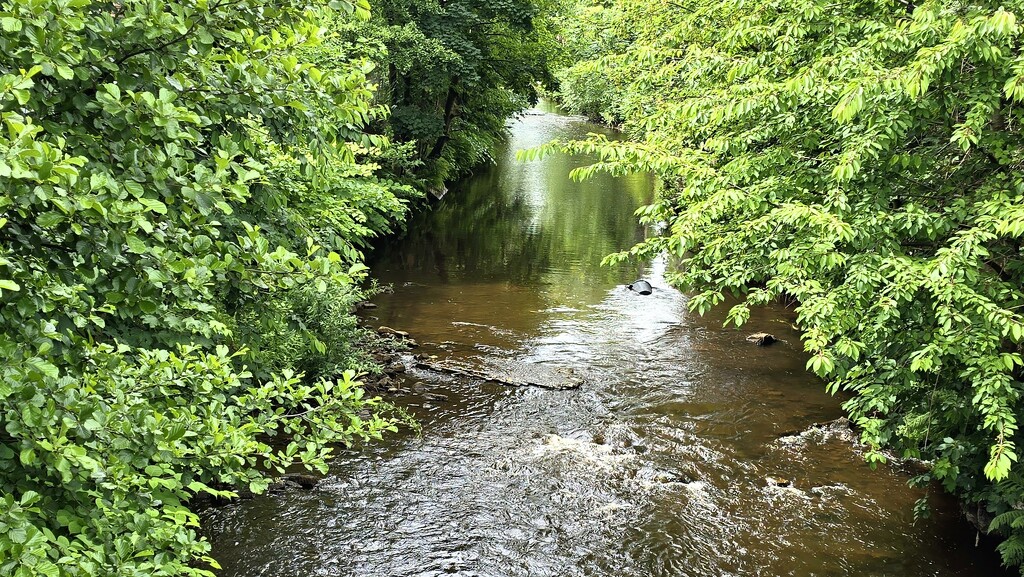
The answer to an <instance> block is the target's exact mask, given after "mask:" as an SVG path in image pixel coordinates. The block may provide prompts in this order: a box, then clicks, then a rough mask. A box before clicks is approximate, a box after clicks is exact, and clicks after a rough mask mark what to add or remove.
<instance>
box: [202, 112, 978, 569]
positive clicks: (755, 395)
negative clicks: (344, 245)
mask: <svg viewBox="0 0 1024 577" xmlns="http://www.w3.org/2000/svg"><path fill="white" fill-rule="evenodd" d="M591 131H599V132H602V131H603V129H601V128H600V127H597V126H595V125H592V124H588V123H586V122H584V121H582V120H580V119H577V118H570V117H564V116H559V115H557V114H554V113H552V112H551V111H546V112H544V113H541V112H540V111H534V112H532V113H531V114H530V115H528V116H526V117H525V118H523V119H522V120H521V121H519V122H517V123H516V124H515V125H514V127H513V129H512V138H511V142H510V143H509V145H508V148H507V149H506V150H505V151H503V152H502V154H500V155H499V156H498V158H497V164H496V166H494V167H492V168H491V169H488V170H485V171H482V172H481V173H480V174H479V175H478V176H476V177H475V178H473V179H470V180H469V181H468V182H466V183H465V184H464V185H462V186H460V187H457V188H456V189H455V190H453V191H452V192H451V193H449V195H448V196H447V197H446V198H445V199H444V201H443V202H442V203H440V205H439V206H437V208H436V209H435V210H433V211H431V212H428V213H426V214H422V215H420V217H419V218H418V219H417V221H416V222H414V223H413V224H412V226H411V230H412V232H411V233H410V234H409V236H408V237H407V238H405V239H402V240H400V241H396V242H394V243H393V244H391V245H390V246H388V247H385V248H384V249H383V250H382V253H381V254H380V255H379V258H378V259H377V260H378V262H377V264H376V265H375V267H374V272H375V273H376V275H377V276H378V278H380V279H381V280H382V281H383V282H386V283H393V285H394V287H395V291H394V294H390V295H382V296H381V297H380V298H379V299H377V303H378V304H379V305H380V308H379V309H377V310H374V311H372V313H373V315H374V316H375V317H377V318H376V319H373V321H374V322H378V323H379V324H384V325H388V326H391V327H394V328H398V329H403V330H407V331H409V332H410V333H412V336H413V337H414V338H416V339H417V340H419V341H420V342H421V343H425V344H424V346H423V347H422V349H421V350H422V351H424V352H429V353H433V354H437V355H438V356H440V357H441V358H452V359H456V360H459V361H460V362H463V363H465V364H472V365H476V366H480V367H487V366H492V367H502V366H516V367H520V368H522V367H527V368H529V367H531V366H537V367H545V368H552V367H554V368H558V367H571V368H573V369H574V370H575V371H576V372H577V373H578V374H580V375H583V376H585V377H586V379H587V383H586V384H585V385H584V386H583V387H582V388H581V389H579V390H574V391H551V390H544V389H513V388H502V387H498V386H496V385H490V384H481V383H478V382H466V381H458V380H451V379H445V378H443V377H441V376H439V375H431V374H426V373H422V374H416V375H412V377H413V378H414V380H419V381H422V382H423V383H424V385H426V387H427V388H429V389H430V392H433V393H439V392H440V393H443V394H445V395H448V399H447V400H445V401H441V402H438V401H437V400H433V401H431V400H427V398H425V397H424V396H423V395H419V394H411V395H408V396H405V397H402V398H400V400H399V402H400V404H402V405H404V406H407V407H408V408H409V410H410V411H411V412H413V413H414V414H416V415H417V416H418V417H419V418H420V419H421V421H422V423H423V430H422V434H421V435H419V436H416V435H413V434H411V433H405V434H402V435H397V436H395V437H393V438H391V439H390V440H388V441H387V442H385V443H380V444H377V445H374V446H371V447H368V448H366V449H364V450H362V451H359V452H352V453H350V454H346V455H343V456H342V458H340V459H339V460H338V461H337V463H336V464H335V465H334V466H333V468H332V472H331V475H330V477H329V478H328V479H327V480H325V481H324V482H323V483H321V484H320V485H319V486H318V487H317V488H315V489H313V490H312V491H309V492H295V493H289V494H286V495H283V496H275V497H267V498H259V499H253V500H249V501H244V502H241V503H238V504H235V505H232V506H229V507H224V508H220V509H215V510H211V511H209V512H207V513H206V515H205V519H204V522H205V524H206V526H207V527H208V528H209V530H210V532H211V538H212V541H213V545H214V555H215V557H216V558H217V559H218V560H220V562H221V563H222V564H223V566H224V571H222V572H221V574H222V575H231V576H255V575H268V576H270V575H272V576H296V577H298V576H310V575H330V576H350V575H351V576H382V577H383V576H413V575H416V576H433V575H463V576H537V577H540V576H549V575H550V576H556V575H557V576H583V575H608V576H612V575H614V576H695V577H696V576H725V575H737V576H738V575H765V576H770V575H796V576H811V575H817V576H838V575H872V576H922V575H935V576H943V577H946V576H954V575H960V576H981V575H995V574H997V573H998V563H997V560H996V558H995V555H994V553H993V552H992V551H991V549H986V548H984V547H982V548H980V549H979V548H975V547H974V538H975V534H974V533H973V532H972V530H971V529H970V527H969V526H968V525H967V524H966V523H965V522H964V521H962V520H961V519H960V518H959V515H958V514H957V513H956V509H955V507H954V506H953V504H952V503H950V502H949V501H947V500H945V499H942V498H937V497H933V498H932V501H933V504H934V506H935V508H936V515H935V516H934V517H933V518H932V519H929V520H926V521H919V522H918V523H916V524H915V523H914V522H913V519H912V515H911V507H912V505H913V503H914V501H915V500H916V499H918V498H919V497H921V496H922V495H923V493H922V492H920V491H917V490H911V489H909V488H907V486H906V480H907V475H906V474H905V473H902V472H899V471H896V470H893V469H888V468H882V469H879V470H875V471H872V470H870V469H869V468H868V467H867V466H866V465H865V464H864V463H863V462H862V460H861V457H860V455H859V454H858V453H857V452H856V450H855V448H854V447H853V446H852V443H851V442H850V440H849V439H848V438H844V437H843V435H841V434H815V435H805V436H801V437H788V438H786V439H784V440H783V441H780V440H779V437H780V436H783V435H785V434H787V433H789V432H792V431H799V430H803V429H805V428H806V427H808V426H809V425H811V424H813V423H816V422H822V421H827V420H830V419H834V418H836V417H838V416H840V415H841V411H840V409H839V401H838V400H836V399H834V398H832V397H829V396H827V395H826V394H824V392H823V386H822V384H821V383H820V382H818V381H817V380H816V379H814V378H812V377H811V376H809V375H808V374H807V373H806V372H805V371H804V370H803V365H804V361H805V357H804V355H803V354H802V353H801V352H800V350H799V346H798V339H797V335H796V334H795V333H793V332H792V331H791V329H790V328H789V324H788V320H787V319H789V318H790V316H791V315H790V312H789V311H786V310H784V309H781V308H780V309H768V310H762V311H760V312H758V313H755V315H754V316H753V317H752V318H751V320H750V323H749V324H748V326H747V327H745V329H744V331H743V332H740V331H736V330H732V329H723V328H722V319H721V318H720V317H717V318H716V317H706V318H699V317H697V316H695V315H693V314H690V313H688V312H687V310H686V296H685V295H682V294H680V293H678V292H676V291H674V290H671V289H668V288H666V287H665V284H664V281H663V280H662V278H661V274H662V271H663V269H664V266H665V265H664V263H662V262H654V263H652V264H650V265H649V266H643V267H638V266H636V265H632V266H621V267H600V266H599V263H600V260H601V258H602V257H603V256H604V255H606V254H608V253H610V252H614V251H615V250H618V249H621V248H624V247H628V246H630V245H631V244H632V243H633V242H635V241H636V240H638V239H640V238H642V235H643V231H642V230H641V229H640V228H639V227H638V226H637V225H636V221H635V217H634V216H633V215H632V213H633V211H634V210H635V209H636V208H637V207H638V206H639V205H641V204H643V203H644V202H646V201H648V200H650V198H651V194H652V192H651V190H652V184H651V182H649V181H648V180H647V179H645V178H642V177H633V178H626V179H611V178H597V179H595V180H591V181H588V182H586V183H573V182H570V181H569V180H568V179H567V177H566V175H567V173H568V171H569V170H570V169H571V168H572V167H574V166H578V165H580V164H582V163H583V162H584V160H585V159H581V158H567V157H555V158H550V159H547V160H545V161H543V162H536V163H527V164H521V163H517V162H516V161H515V159H514V153H515V150H516V149H519V148H527V147H532V146H535V145H538V144H542V143H544V142H546V141H548V140H550V139H552V138H562V139H566V138H573V137H582V136H584V135H585V134H586V133H587V132H591ZM640 276H643V277H645V278H648V279H650V280H651V282H652V284H654V285H655V286H656V287H657V288H656V290H655V291H654V294H652V295H651V296H638V295H635V294H633V293H630V292H629V291H627V290H626V289H625V288H624V287H623V285H624V284H625V283H628V282H631V281H632V280H634V279H636V278H638V277H640ZM754 331H768V332H772V333H774V334H775V335H776V336H778V337H779V338H782V339H784V340H785V341H786V342H783V343H780V344H777V345H775V346H773V347H769V348H759V347H755V346H753V345H751V344H749V343H747V342H745V341H744V336H745V335H746V334H747V333H748V332H754ZM426 343H430V344H426ZM419 388H420V389H423V385H420V387H419ZM768 477H771V478H785V479H787V480H790V481H791V482H792V486H791V487H785V488H784V487H776V486H770V485H771V483H769V481H768V480H767V478H768Z"/></svg>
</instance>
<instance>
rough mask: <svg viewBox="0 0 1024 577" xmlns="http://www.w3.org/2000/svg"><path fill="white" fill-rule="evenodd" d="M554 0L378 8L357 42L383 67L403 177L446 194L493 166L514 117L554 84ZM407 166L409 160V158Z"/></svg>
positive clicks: (453, 0) (352, 33)
mask: <svg viewBox="0 0 1024 577" xmlns="http://www.w3.org/2000/svg"><path fill="white" fill-rule="evenodd" d="M557 8H558V4H556V3H555V1H554V0H501V1H494V0H447V1H444V0H440V1H439V0H377V1H375V2H374V4H373V17H372V18H371V20H370V21H369V22H366V23H358V24H352V25H350V26H349V27H347V31H348V32H347V37H348V38H349V39H350V41H351V42H352V43H353V44H354V45H357V46H360V47H362V49H363V50H365V51H366V52H367V54H368V55H372V56H373V57H374V58H375V59H377V60H379V61H381V66H380V68H379V73H378V74H377V76H376V78H377V80H378V82H379V84H380V88H379V91H378V95H379V98H380V100H381V102H382V103H385V104H387V105H389V107H390V108H391V110H392V114H391V116H390V117H389V118H388V120H387V130H388V132H389V133H390V135H391V136H392V137H393V139H394V140H395V141H396V142H398V143H403V144H405V145H406V146H407V147H408V149H409V151H410V153H411V158H409V159H404V161H403V162H397V163H395V164H393V165H392V169H393V170H395V172H396V173H398V174H401V175H409V176H415V177H417V178H421V179H424V180H425V181H426V184H427V186H428V187H431V188H440V187H441V186H442V185H443V183H444V182H445V181H446V180H450V179H453V178H456V177H459V176H462V175H463V174H464V173H466V172H467V171H469V170H470V169H472V168H474V167H476V166H477V165H479V164H480V163H481V162H485V161H487V160H489V157H490V154H491V151H492V149H493V147H494V146H495V144H496V143H497V142H499V141H500V139H501V138H502V136H503V135H504V133H505V123H506V121H507V119H508V118H509V116H511V115H513V114H514V113H517V112H519V111H521V110H522V109H523V108H525V107H526V106H527V105H528V104H529V103H530V102H531V101H534V100H535V99H536V94H535V92H536V84H537V82H539V81H547V82H550V80H551V79H550V77H549V74H548V72H547V70H548V66H547V61H548V60H549V58H551V57H552V53H553V51H554V50H555V49H556V48H557V46H556V45H555V42H554V36H553V34H554V33H553V29H552V28H551V26H550V23H549V20H548V19H547V18H545V16H546V15H549V14H550V13H552V12H553V11H554V10H556V9H557ZM400 160H401V159H400Z"/></svg>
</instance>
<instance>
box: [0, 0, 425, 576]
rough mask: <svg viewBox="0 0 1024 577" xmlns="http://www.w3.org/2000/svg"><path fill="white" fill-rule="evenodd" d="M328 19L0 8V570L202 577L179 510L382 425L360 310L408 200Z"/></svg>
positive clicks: (284, 13) (200, 547) (202, 8)
mask: <svg viewBox="0 0 1024 577" xmlns="http://www.w3.org/2000/svg"><path fill="white" fill-rule="evenodd" d="M330 4H331V7H330V8H329V7H327V6H326V5H324V6H315V5H311V3H308V2H290V1H284V2H269V1H267V0H232V1H230V2H227V1H225V0H195V1H189V0H185V1H175V2H163V1H155V2H154V1H140V0H122V1H119V2H99V1H89V0H63V1H36V0H5V1H3V2H0V48H2V54H3V56H2V57H0V124H2V132H0V186H2V192H0V357H2V359H3V362H2V365H0V573H2V574H4V575H17V576H19V577H21V576H29V575H47V576H53V575H129V574H131V575H137V574H147V575H148V574H152V575H163V574H167V575H171V574H202V573H204V572H205V569H203V567H204V564H202V563H197V561H199V560H200V559H201V558H203V556H204V555H205V554H206V553H207V550H208V546H207V545H206V543H205V542H203V541H202V540H201V539H200V538H199V537H197V535H196V533H195V525H196V517H195V515H194V514H193V513H192V512H191V511H190V510H189V509H188V507H187V502H188V500H189V499H191V498H193V497H194V496H195V495H197V494H200V493H210V494H214V495H222V494H223V489H224V488H228V487H232V486H236V485H239V484H242V485H248V486H249V487H250V488H252V489H254V490H260V489H262V488H264V487H265V486H266V482H267V481H266V479H265V476H264V474H265V473H266V472H272V471H275V470H281V469H282V468H283V467H285V466H286V465H288V464H289V463H292V462H301V463H304V464H306V465H307V466H309V467H315V468H319V469H321V470H323V469H324V468H325V467H326V464H325V463H326V459H327V457H328V456H329V453H330V449H329V447H330V445H331V444H336V443H347V442H351V441H353V440H354V439H357V438H368V437H373V436H379V435H380V434H381V432H382V431H383V430H385V429H388V428H391V427H392V424H391V423H390V422H389V421H387V420H384V419H381V418H379V417H375V416H370V417H367V416H366V412H365V411H364V409H367V408H371V409H372V408H373V407H374V406H375V401H373V400H370V399H366V398H364V397H363V396H362V392H361V390H360V389H359V388H358V384H357V383H355V382H354V381H353V373H352V372H345V371H344V369H345V368H346V367H347V366H351V365H352V363H353V362H356V359H355V358H354V357H355V356H356V355H355V353H354V352H353V349H352V347H351V346H350V345H349V343H348V339H350V338H351V337H352V335H353V334H354V331H355V328H354V326H353V325H352V323H351V322H350V317H349V316H348V312H347V309H348V307H347V305H348V304H350V303H351V302H352V301H353V300H354V299H356V298H358V290H357V289H356V287H355V283H356V282H357V281H358V280H360V279H361V278H363V276H364V275H365V272H364V271H365V267H364V266H363V265H362V263H361V254H360V248H361V247H362V246H363V245H364V244H365V242H366V239H368V238H369V237H371V236H373V235H375V234H379V233H382V232H386V231H388V230H390V229H391V227H393V226H394V224H395V223H396V222H398V221H400V220H401V219H402V218H403V216H404V214H405V211H406V199H408V198H410V197H412V196H414V193H413V191H411V190H410V189H408V188H407V187H404V186H401V185H398V184H395V183H393V182H391V181H388V180H387V179H384V178H380V177H378V176H377V173H378V171H377V167H376V164H375V163H374V160H373V159H374V157H376V156H379V155H380V154H381V153H380V147H381V146H383V145H384V144H386V142H385V140H384V139H383V138H381V137H379V136H375V135H371V134H367V133H365V132H364V127H366V126H367V125H368V124H369V123H370V122H372V121H373V120H374V119H375V118H380V117H381V116H382V115H383V114H385V111H384V110H382V109H380V108H379V107H375V106H374V105H373V103H372V98H373V93H372V85H371V83H370V82H369V80H368V78H367V75H368V74H370V73H371V71H372V65H371V64H369V63H368V62H366V61H365V60H362V59H355V58H352V57H351V56H350V55H349V54H346V53H345V51H344V50H343V47H344V44H342V43H340V42H338V41H337V40H336V39H334V38H332V37H331V35H330V33H329V31H327V30H325V29H324V28H323V27H321V25H320V24H319V23H320V22H330V21H331V19H333V18H338V16H336V15H332V13H331V9H332V8H333V9H336V10H337V11H338V12H337V13H338V14H342V15H343V16H342V18H350V19H351V18H356V19H365V18H366V17H368V12H367V10H368V7H367V6H366V4H365V2H364V1H363V0H359V1H357V2H349V1H347V0H340V1H333V2H331V3H330ZM254 319H259V321H260V323H263V324H262V325H261V324H260V323H257V322H254ZM264 327H268V328H267V333H266V334H265V333H263V332H262V331H263V329H264ZM246 367H250V368H246ZM290 367H299V368H301V369H303V370H305V371H307V372H308V373H311V374H316V375H318V376H319V377H321V378H317V379H313V378H310V377H309V376H307V377H305V378H300V375H297V374H295V373H293V372H291V370H289V368H290ZM360 415H362V417H360ZM274 437H279V438H278V439H274ZM272 441H273V442H272ZM271 442H272V443H271Z"/></svg>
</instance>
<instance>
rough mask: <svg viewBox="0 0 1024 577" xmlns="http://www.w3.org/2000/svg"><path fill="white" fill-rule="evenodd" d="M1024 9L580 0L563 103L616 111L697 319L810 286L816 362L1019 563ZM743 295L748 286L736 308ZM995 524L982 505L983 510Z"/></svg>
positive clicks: (877, 436) (597, 141) (651, 248)
mask: <svg viewBox="0 0 1024 577" xmlns="http://www.w3.org/2000/svg"><path fill="white" fill-rule="evenodd" d="M1022 17H1024V3H1022V2H1016V1H1009V2H1007V1H1002V2H987V1H983V0H967V1H951V0H924V1H920V2H916V1H909V0H895V1H893V0H885V1H879V0H854V1H850V2H823V1H820V0H787V1H780V0H754V1H749V0H726V1H714V2H712V1H707V0H684V1H683V2H679V1H677V0H652V1H651V2H645V3H635V2H626V1H624V0H608V1H600V2H592V1H583V2H581V3H580V4H579V5H578V6H577V10H576V12H575V16H574V18H572V19H569V20H567V21H566V22H565V26H566V31H565V32H564V33H563V36H564V38H566V39H567V42H568V45H567V48H568V49H569V50H570V51H573V53H574V54H575V58H574V60H577V61H578V62H576V63H575V64H573V65H572V66H570V67H567V68H566V69H565V70H564V71H562V73H561V74H560V76H561V78H562V80H563V84H562V89H563V98H564V101H565V102H566V103H567V104H568V105H569V106H571V107H572V108H574V109H575V110H577V111H580V112H585V113H587V114H590V115H592V116H596V117H603V118H605V119H606V120H609V121H614V122H622V123H623V125H624V127H625V128H626V129H627V130H628V131H629V132H630V133H631V134H632V135H633V136H634V137H635V139H636V141H635V142H632V143H617V142H608V141H606V140H603V139H601V138H596V137H595V138H593V139H591V140H590V141H587V142H573V143H554V144H552V145H551V146H549V147H545V148H544V149H543V150H541V151H540V152H541V153H547V152H551V151H553V150H558V149H564V150H585V151H591V152H596V153H598V154H600V155H601V157H602V159H603V161H602V162H600V163H599V164H597V165H595V166H593V167H590V168H587V169H584V170H580V171H578V172H577V176H581V177H582V176H586V175H587V174H589V173H591V172H593V171H595V170H605V171H611V172H614V173H623V172H632V171H652V172H654V173H656V174H657V175H659V176H660V177H661V180H662V183H663V190H662V194H661V195H660V199H659V200H658V201H657V202H656V203H655V204H653V205H651V206H648V207H645V208H644V209H642V210H641V211H640V213H639V215H640V217H641V218H642V219H643V220H644V221H646V222H650V223H664V228H663V229H661V230H662V232H661V233H660V234H658V235H656V236H654V237H653V238H651V239H649V240H648V241H646V242H644V243H642V244H640V245H638V246H636V247H634V248H633V249H631V250H630V251H628V252H627V253H623V254H620V255H616V256H614V257H612V259H611V260H618V259H621V258H626V257H628V256H630V255H636V256H641V257H643V256H651V255H654V254H657V253H662V252H668V253H671V254H674V255H678V256H679V257H680V258H681V260H682V262H683V267H682V268H681V269H680V270H679V271H678V272H677V273H676V274H675V275H674V277H673V279H672V280H673V281H674V282H675V283H677V284H678V285H680V286H682V287H686V288H688V289H691V290H694V291H696V295H695V296H694V297H693V298H692V299H691V300H690V306H691V307H692V308H693V309H695V310H697V311H702V312H703V311H706V310H708V309H709V308H710V307H714V306H718V305H722V304H723V303H730V306H731V310H730V313H729V319H730V321H731V322H735V324H736V325H740V324H742V323H743V322H744V321H746V319H747V318H748V315H749V310H750V307H752V306H757V305H760V304H763V303H767V302H770V301H773V300H776V299H779V298H791V299H795V300H796V301H797V302H798V303H799V307H798V309H797V312H798V321H799V325H800V327H801V328H802V330H803V340H804V345H805V347H806V349H807V351H808V352H809V353H810V355H811V356H810V360H809V362H808V368H809V369H810V370H813V371H814V372H815V373H817V374H818V375H821V376H822V377H825V378H827V379H829V380H830V384H829V388H830V390H833V391H836V390H846V391H852V392H853V393H855V394H854V395H853V397H852V398H851V399H850V400H849V401H848V402H847V403H846V408H847V409H848V411H849V412H850V414H851V415H852V416H853V418H854V419H855V420H856V423H857V424H858V425H859V427H860V428H861V430H862V431H863V439H864V441H866V442H867V443H868V444H870V446H871V447H872V448H873V449H874V450H873V451H872V452H871V453H870V454H869V455H868V459H869V460H872V461H881V460H884V458H885V457H884V453H883V452H882V450H883V449H884V448H887V447H888V448H894V449H896V450H897V451H898V452H899V453H900V454H901V455H905V456H913V457H917V456H920V457H922V458H924V459H927V460H929V461H930V462H931V463H932V466H931V471H930V473H928V474H927V475H925V476H924V477H923V478H922V479H919V480H920V481H922V482H925V481H928V480H930V479H934V480H937V481H939V482H941V484H942V485H943V486H944V487H945V488H946V489H948V490H949V491H951V492H953V493H955V494H957V495H959V496H961V497H962V498H963V499H964V500H965V501H966V502H967V503H969V506H970V509H971V510H972V511H973V510H974V509H976V508H977V509H979V510H983V511H987V512H988V513H989V514H990V515H991V516H994V521H993V522H992V523H991V529H992V530H993V531H1001V532H1003V533H1004V534H1006V535H1008V539H1007V540H1006V541H1005V542H1004V543H1003V544H1002V546H1001V551H1002V553H1003V556H1004V559H1005V561H1006V562H1007V563H1010V564H1018V565H1019V564H1021V562H1022V561H1024V505H1022V502H1024V476H1022V474H1024V470H1022V466H1021V464H1020V462H1019V460H1018V454H1019V451H1020V443H1021V433H1020V430H1019V425H1020V419H1021V412H1022V408H1024V401H1022V399H1021V391H1022V380H1024V374H1022V368H1021V367H1022V358H1021V343H1022V341H1024V318H1022V316H1021V307H1022V306H1024V293H1022V287H1024V254H1022V251H1021V247H1022V236H1024V171H1022V163H1024V139H1022V134H1021V122H1022V121H1024V112H1022V110H1024V108H1022V106H1021V104H1022V101H1024V77H1022V75H1024V52H1022V49H1021V48H1022V39H1024V37H1022V27H1021V26H1022V25H1021V21H1020V19H1021V18H1022ZM733 299H738V300H733ZM991 516H990V517H989V518H990V519H991V518H992V517H991Z"/></svg>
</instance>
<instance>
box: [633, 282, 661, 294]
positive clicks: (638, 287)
mask: <svg viewBox="0 0 1024 577" xmlns="http://www.w3.org/2000/svg"><path fill="white" fill-rule="evenodd" d="M626 288H628V289H629V290H631V291H633V292H635V293H639V294H642V295H649V294H651V292H652V291H653V290H654V287H652V286H651V283H649V282H647V281H645V280H638V281H636V282H634V283H633V284H631V285H626Z"/></svg>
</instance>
